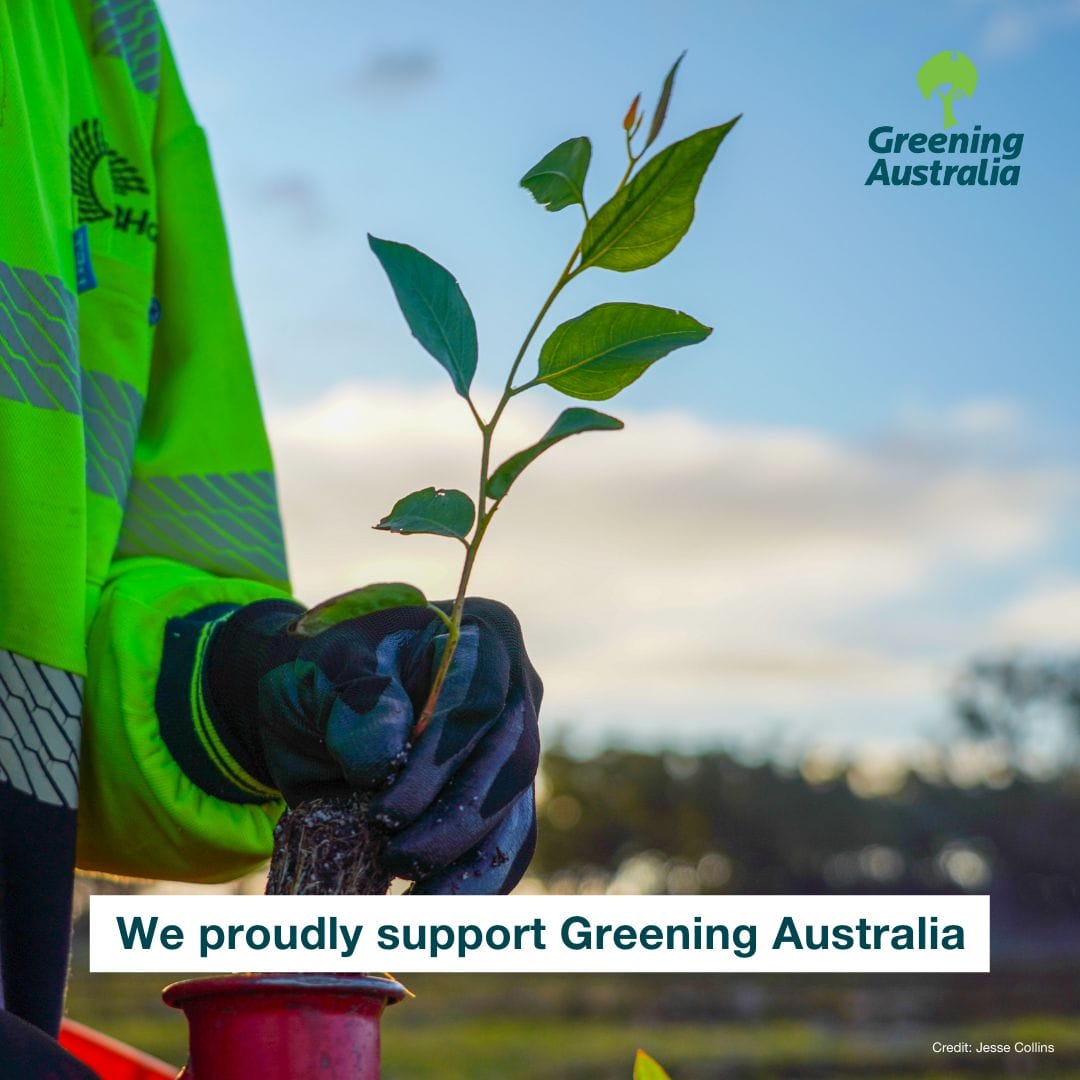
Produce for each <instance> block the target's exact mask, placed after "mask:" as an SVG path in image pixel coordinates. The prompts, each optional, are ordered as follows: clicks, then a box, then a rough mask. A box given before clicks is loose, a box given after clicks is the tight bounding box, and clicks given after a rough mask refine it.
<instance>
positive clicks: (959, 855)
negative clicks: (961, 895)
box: [531, 658, 1080, 961]
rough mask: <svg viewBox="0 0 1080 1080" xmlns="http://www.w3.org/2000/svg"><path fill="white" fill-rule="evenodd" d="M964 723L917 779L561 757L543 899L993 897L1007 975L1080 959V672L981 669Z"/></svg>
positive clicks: (676, 759) (536, 867) (547, 793)
mask: <svg viewBox="0 0 1080 1080" xmlns="http://www.w3.org/2000/svg"><path fill="white" fill-rule="evenodd" d="M955 712H956V718H957V724H956V727H955V732H956V738H955V740H950V741H949V742H947V743H944V744H941V745H938V746H937V747H936V748H933V749H930V748H928V749H927V752H926V754H925V755H923V757H922V759H921V760H919V761H917V762H915V763H910V762H900V761H896V760H893V761H889V760H882V761H878V762H876V763H875V762H873V761H871V762H869V763H867V762H866V761H839V760H835V759H831V758H828V757H820V756H815V754H814V753H813V752H810V753H808V754H807V756H806V757H804V758H803V760H801V761H800V762H798V763H796V764H793V765H790V766H783V765H781V764H778V763H776V762H765V763H753V762H747V761H743V760H740V759H739V758H738V757H736V756H733V755H732V754H730V753H727V752H723V751H716V752H711V753H703V754H700V755H683V754H673V753H643V752H640V751H636V750H631V749H608V750H604V751H602V752H601V753H599V754H596V755H595V756H593V757H590V758H586V759H582V758H579V757H576V756H574V755H573V754H571V753H570V752H568V751H567V750H566V749H565V748H564V747H562V746H559V745H555V746H552V747H549V748H548V751H547V754H546V756H545V759H544V772H543V785H542V806H541V830H540V843H539V850H538V852H537V856H536V859H535V861H534V863H533V866H532V870H531V874H532V875H533V878H534V887H538V888H543V889H546V890H548V891H552V892H585V893H598V892H633V893H653V894H657V893H665V892H667V893H694V892H701V893H741V894H748V893H828V892H857V893H873V892H880V893H913V894H918V893H932V892H961V891H969V892H977V893H984V892H989V893H990V895H991V905H992V908H991V910H992V914H993V928H994V935H995V942H994V948H995V961H998V960H1001V959H1004V958H1007V957H1008V956H1010V955H1014V956H1017V957H1021V956H1022V957H1023V958H1025V959H1027V960H1032V959H1035V958H1036V956H1037V955H1040V954H1042V955H1051V954H1053V955H1057V956H1060V955H1061V954H1062V952H1063V951H1064V952H1069V953H1076V954H1078V955H1080V767H1078V765H1077V762H1078V760H1080V756H1078V753H1077V750H1078V748H1080V662H1077V661H1070V662H1049V661H1024V660H1022V659H1015V658H1010V659H1006V660H993V661H991V660H985V661H977V662H976V663H974V664H972V665H971V667H970V668H969V669H968V670H967V671H966V672H965V673H964V675H963V677H962V678H961V679H960V680H958V683H957V688H956V695H955ZM1048 762H1052V763H1054V764H1055V765H1056V767H1053V768H1051V767H1049V766H1048Z"/></svg>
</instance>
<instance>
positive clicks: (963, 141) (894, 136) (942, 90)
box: [866, 49, 1024, 187]
mask: <svg viewBox="0 0 1080 1080" xmlns="http://www.w3.org/2000/svg"><path fill="white" fill-rule="evenodd" d="M915 81H916V84H917V85H918V88H919V92H920V93H921V94H922V96H923V99H924V100H925V101H928V102H929V101H932V100H934V99H935V98H936V99H937V100H938V101H939V102H940V106H941V113H940V116H941V126H942V128H943V129H944V130H942V131H935V132H933V133H932V134H931V133H929V132H925V131H910V132H909V131H897V130H896V127H895V125H893V124H881V125H880V126H879V127H876V128H874V130H873V131H871V132H870V136H869V139H868V140H867V141H868V143H869V145H870V149H871V150H872V151H873V152H874V153H875V154H876V155H877V159H876V160H875V161H874V164H873V167H872V168H871V170H870V175H869V176H868V177H867V178H866V186H867V187H872V186H873V185H874V184H881V185H882V186H883V187H923V186H925V185H930V186H932V187H949V186H951V185H953V184H955V185H957V186H959V187H976V186H977V187H1016V186H1017V185H1018V184H1019V183H1020V162H1019V161H1018V160H1017V159H1018V158H1019V157H1020V152H1021V151H1022V150H1023V148H1024V135H1023V132H1019V131H1011V132H1009V133H1007V134H1002V133H1001V132H999V131H983V129H982V125H981V124H975V125H973V127H972V128H971V130H970V131H952V130H950V129H952V128H955V127H957V126H958V121H957V118H956V112H955V109H954V105H956V104H957V103H960V102H962V103H964V105H965V106H966V104H967V102H968V101H969V100H970V99H971V98H973V97H974V96H975V89H976V87H977V86H978V83H979V73H978V71H977V69H976V67H975V65H974V63H972V61H971V59H970V58H969V57H967V56H965V55H964V54H963V53H961V52H955V51H952V50H949V49H946V50H944V51H943V52H939V53H934V55H933V56H931V57H930V59H929V60H927V61H926V62H925V63H924V64H922V65H921V66H920V68H919V70H918V72H917V73H916V75H915ZM963 111H964V110H963V109H962V112H963ZM926 155H933V160H930V161H928V160H927V157H926Z"/></svg>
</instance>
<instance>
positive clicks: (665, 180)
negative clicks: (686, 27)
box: [579, 116, 739, 271]
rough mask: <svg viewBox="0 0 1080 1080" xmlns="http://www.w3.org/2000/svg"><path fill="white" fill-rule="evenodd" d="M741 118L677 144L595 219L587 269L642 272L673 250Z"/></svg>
mask: <svg viewBox="0 0 1080 1080" xmlns="http://www.w3.org/2000/svg"><path fill="white" fill-rule="evenodd" d="M738 119H739V117H737V116H736V117H735V118H734V119H733V120H729V121H728V122H727V123H726V124H721V125H720V126H719V127H714V128H707V129H706V130H705V131H699V132H698V133H697V134H696V135H691V136H690V137H689V138H686V139H682V140H681V141H680V142H677V143H672V145H671V146H669V147H667V148H666V149H664V150H661V151H660V153H659V154H657V155H656V157H654V158H653V159H652V160H651V161H649V162H648V163H647V164H646V165H645V167H644V168H643V169H642V170H641V172H639V173H638V174H637V176H635V177H634V179H633V180H631V181H630V183H629V184H627V185H626V187H624V188H623V189H622V190H621V191H620V192H618V193H617V194H616V195H614V196H613V197H612V198H611V199H609V200H608V201H607V202H606V203H604V205H603V206H601V207H600V209H599V210H597V211H596V213H595V214H593V216H592V217H591V218H590V219H589V223H588V225H586V226H585V235H584V237H583V239H582V242H581V266H580V267H579V270H584V269H585V268H586V267H589V266H601V267H604V269H606V270H621V271H627V270H640V269H642V268H643V267H646V266H652V265H653V263H658V262H659V261H660V260H661V259H662V258H663V257H664V256H665V255H667V254H668V253H669V252H671V251H673V250H674V248H675V246H676V245H677V244H678V242H679V241H680V240H681V239H682V238H683V237H684V236H685V235H686V231H687V229H689V228H690V223H691V222H692V221H693V220H694V199H695V197H696V196H697V192H698V188H699V187H701V181H702V178H703V177H704V176H705V170H706V169H708V167H709V163H710V162H711V161H712V159H713V156H714V155H715V154H716V151H717V148H718V147H719V146H720V144H721V143H722V142H723V141H724V136H725V135H727V133H728V132H729V131H730V130H731V129H732V128H733V127H734V126H735V124H736V122H737V121H738Z"/></svg>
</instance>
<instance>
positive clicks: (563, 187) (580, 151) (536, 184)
mask: <svg viewBox="0 0 1080 1080" xmlns="http://www.w3.org/2000/svg"><path fill="white" fill-rule="evenodd" d="M591 158H592V144H591V143H590V142H589V140H588V139H586V138H585V137H584V136H581V137H579V138H577V139H567V140H566V142H564V143H559V145H558V146H556V147H555V149H554V150H552V151H551V153H549V154H546V155H545V156H544V157H542V158H541V159H540V160H539V161H538V162H537V163H536V164H535V165H534V166H533V167H532V168H531V169H530V170H529V171H528V172H527V173H526V174H525V175H524V176H523V177H522V178H521V186H522V187H523V188H527V189H528V190H529V191H531V192H532V196H533V198H534V199H535V200H536V201H537V202H538V203H540V204H541V205H542V206H546V207H547V208H548V209H549V210H552V211H554V210H563V209H565V208H566V207H567V206H573V205H574V203H580V204H581V205H582V206H584V205H585V174H586V173H587V172H588V171H589V161H590V159H591Z"/></svg>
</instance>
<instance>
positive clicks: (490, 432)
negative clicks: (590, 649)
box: [412, 128, 642, 740]
mask: <svg viewBox="0 0 1080 1080" xmlns="http://www.w3.org/2000/svg"><path fill="white" fill-rule="evenodd" d="M636 130H637V129H636V128H635V131H636ZM630 139H631V134H630V133H629V132H627V136H626V154H627V157H628V158H629V159H630V161H629V164H628V165H627V167H626V172H625V173H623V177H622V179H621V180H620V181H619V186H618V187H617V188H616V189H615V194H616V195H617V194H618V193H619V192H620V191H622V189H623V188H624V187H625V186H626V183H627V181H628V180H629V179H630V174H631V173H632V172H633V171H634V166H635V165H637V163H638V162H639V161H640V160H641V157H642V155H641V154H638V155H637V156H636V157H635V156H634V153H633V150H632V149H631V146H630ZM585 220H586V224H587V223H588V220H589V215H588V212H586V214H585ZM584 238H585V237H584V233H582V238H581V240H579V241H578V242H577V246H576V247H575V248H574V250H573V252H572V253H571V255H570V258H569V259H568V260H567V262H566V265H565V266H564V267H563V269H562V273H561V274H559V278H558V280H557V281H556V282H555V285H554V287H553V288H552V290H551V292H550V293H548V297H547V299H546V300H545V301H544V303H543V304H542V305H541V307H540V310H539V311H538V312H537V314H536V318H535V319H533V322H532V326H530V327H529V330H528V333H527V334H526V335H525V339H524V340H523V341H522V343H521V347H520V348H519V349H518V351H517V355H516V356H515V357H514V362H513V364H511V365H510V373H509V375H507V377H506V385H505V386H504V387H503V392H502V396H501V397H500V398H499V403H498V404H497V405H496V406H495V411H494V412H493V413H492V414H491V419H490V420H488V421H487V423H485V422H484V420H483V418H482V417H481V416H480V414H479V412H478V411H477V409H476V406H475V405H474V404H473V401H472V398H467V399H466V400H467V401H468V403H469V409H470V410H471V411H472V414H473V417H474V418H475V420H476V423H477V426H478V427H479V428H480V435H481V440H482V444H481V451H480V491H479V494H478V496H477V500H476V529H475V531H474V532H473V536H472V539H471V540H470V541H468V543H467V544H466V546H465V562H464V564H463V565H462V567H461V577H460V579H459V580H458V588H457V595H456V596H455V597H454V606H453V608H452V609H451V611H450V625H449V629H448V630H447V637H446V645H445V647H444V648H443V653H442V657H441V659H440V661H439V666H438V668H436V670H435V677H434V678H433V679H432V680H431V689H430V691H429V692H428V696H427V700H426V701H425V702H424V708H423V709H422V710H421V712H420V717H419V719H418V720H417V721H416V724H415V725H414V727H413V730H412V738H413V740H416V739H418V738H419V737H420V736H421V735H422V734H423V733H424V730H425V729H426V728H427V726H428V724H430V723H431V718H432V717H433V716H434V715H435V709H436V706H437V705H438V703H439V694H440V692H441V691H442V688H443V683H444V682H445V681H446V676H447V673H448V672H449V671H450V664H451V661H452V660H453V659H454V652H455V650H456V649H457V645H458V641H459V640H460V638H461V616H462V614H463V612H464V610H465V594H466V591H467V589H468V587H469V579H470V578H471V577H472V571H473V566H474V565H475V564H476V556H477V554H478V553H479V551H480V544H481V542H482V541H483V539H484V535H485V533H487V530H488V526H489V525H490V524H491V519H492V518H493V517H494V516H495V511H496V510H498V509H499V504H500V503H501V502H502V500H501V499H496V500H495V501H494V502H493V503H492V505H491V507H490V509H489V508H488V504H487V485H488V479H489V478H490V468H491V441H492V438H493V436H494V434H495V427H496V425H497V424H498V423H499V420H500V419H501V418H502V414H503V412H504V410H505V409H506V406H507V405H508V404H509V403H510V399H511V398H512V397H514V395H515V394H519V393H521V391H522V390H526V389H528V388H529V387H531V386H535V385H536V384H537V383H538V381H539V380H537V379H533V380H532V381H531V382H527V383H524V384H523V385H521V386H519V387H516V388H515V387H514V377H515V376H516V375H517V373H518V368H520V367H521V361H522V360H524V359H525V353H526V352H527V351H528V349H529V346H530V345H531V344H532V340H533V338H534V337H535V336H536V331H537V330H539V329H540V324H541V323H542V322H543V321H544V317H545V316H546V315H547V313H548V311H549V310H550V309H551V305H552V304H554V303H555V301H556V299H557V298H558V296H559V293H561V292H562V291H563V289H564V288H565V287H566V285H567V284H569V283H570V282H571V281H572V280H573V279H574V278H575V277H577V275H578V274H579V273H580V272H581V269H582V267H581V266H580V264H579V265H578V266H577V267H575V266H574V263H575V262H577V261H578V257H579V256H580V255H581V245H582V242H583V241H584ZM444 621H445V620H444Z"/></svg>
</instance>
